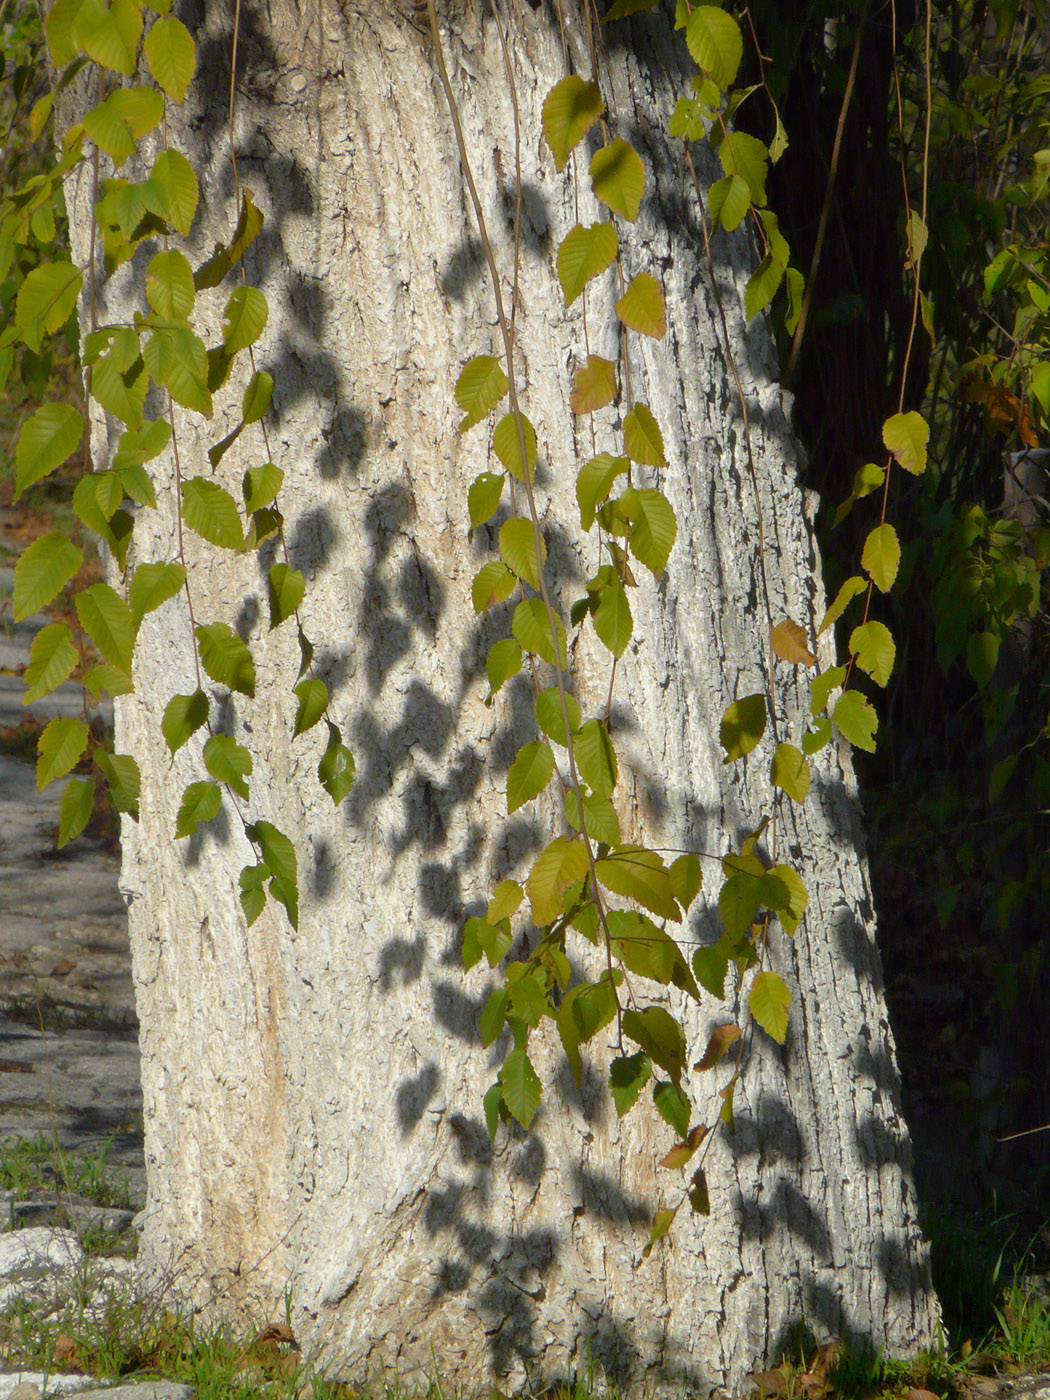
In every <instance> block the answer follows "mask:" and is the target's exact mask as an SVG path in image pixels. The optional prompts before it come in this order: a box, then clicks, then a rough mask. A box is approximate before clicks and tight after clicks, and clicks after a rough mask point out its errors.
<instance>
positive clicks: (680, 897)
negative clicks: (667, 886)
mask: <svg viewBox="0 0 1050 1400" xmlns="http://www.w3.org/2000/svg"><path fill="white" fill-rule="evenodd" d="M667 878H668V879H669V880H670V882H671V893H672V894H673V895H674V897H675V899H677V901H678V903H679V904H680V905H681V906H682V908H683V909H688V908H689V906H690V905H691V904H692V902H693V900H694V899H695V898H696V897H697V895H698V894H699V893H700V890H701V888H702V886H703V883H704V876H703V872H702V870H701V869H700V859H699V857H698V856H695V855H693V854H692V852H689V853H688V854H686V855H682V856H678V857H677V859H675V860H673V861H672V862H671V864H670V866H669V868H668V871H667Z"/></svg>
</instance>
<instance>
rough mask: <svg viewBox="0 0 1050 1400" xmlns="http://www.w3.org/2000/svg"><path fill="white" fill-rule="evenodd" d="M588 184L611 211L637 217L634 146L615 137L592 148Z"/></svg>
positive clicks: (641, 181) (641, 189) (639, 168)
mask: <svg viewBox="0 0 1050 1400" xmlns="http://www.w3.org/2000/svg"><path fill="white" fill-rule="evenodd" d="M591 188H592V189H593V190H594V197H595V199H598V200H600V201H601V203H602V204H605V205H607V206H608V207H609V208H610V209H611V210H612V211H613V213H614V214H622V215H623V217H624V218H625V219H629V220H631V222H633V221H634V220H635V219H637V217H638V208H639V206H640V204H641V202H642V195H643V194H644V193H645V166H644V165H643V164H642V158H641V156H640V155H639V154H638V152H637V151H636V150H635V149H634V147H633V146H632V145H630V144H629V143H628V142H627V141H624V140H621V139H620V138H619V137H617V139H616V140H615V141H610V142H609V144H608V145H607V146H603V147H602V148H601V150H599V151H595V153H594V156H593V157H592V159H591ZM566 300H567V301H568V300H569V298H566Z"/></svg>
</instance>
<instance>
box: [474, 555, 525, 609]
mask: <svg viewBox="0 0 1050 1400" xmlns="http://www.w3.org/2000/svg"><path fill="white" fill-rule="evenodd" d="M517 584H518V580H517V579H516V578H515V577H514V575H513V574H512V573H511V571H510V570H509V569H508V568H507V566H506V564H504V562H503V560H502V559H490V560H489V562H488V563H487V564H482V566H481V568H480V569H479V570H478V571H477V573H476V574H475V575H474V582H473V583H472V584H471V586H470V596H471V600H472V602H473V604H474V611H475V612H488V610H489V608H494V607H496V605H497V604H498V603H503V602H506V600H507V599H508V598H509V597H510V595H511V594H512V593H513V592H514V590H515V588H516V587H517Z"/></svg>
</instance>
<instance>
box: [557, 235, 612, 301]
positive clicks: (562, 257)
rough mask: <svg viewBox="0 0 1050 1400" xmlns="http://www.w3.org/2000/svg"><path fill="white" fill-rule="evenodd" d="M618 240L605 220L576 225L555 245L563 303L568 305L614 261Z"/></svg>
mask: <svg viewBox="0 0 1050 1400" xmlns="http://www.w3.org/2000/svg"><path fill="white" fill-rule="evenodd" d="M618 247H619V240H618V239H617V236H616V228H615V225H613V224H612V223H609V222H607V221H606V222H602V223H597V224H587V225H586V226H584V225H583V224H577V225H576V226H575V228H572V229H570V230H569V232H568V233H567V234H566V235H565V237H564V238H563V239H562V241H561V244H560V246H559V248H558V256H557V266H558V280H559V282H560V283H561V289H562V294H563V296H564V297H565V305H566V306H571V305H572V303H573V302H574V301H575V300H576V298H577V297H578V296H579V295H580V293H581V292H582V291H583V289H584V287H586V285H587V283H588V282H590V281H591V280H592V278H595V277H600V276H601V274H602V273H603V272H604V271H605V269H606V268H607V267H609V266H610V264H612V263H613V262H615V260H616V251H617V248H618Z"/></svg>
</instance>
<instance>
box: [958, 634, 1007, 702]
mask: <svg viewBox="0 0 1050 1400" xmlns="http://www.w3.org/2000/svg"><path fill="white" fill-rule="evenodd" d="M998 662H999V638H998V637H997V636H996V634H995V633H994V632H972V633H971V634H970V636H969V637H968V638H967V639H966V669H967V670H968V671H969V673H970V675H971V676H972V677H973V678H974V680H975V681H976V682H977V684H978V686H979V687H980V688H981V689H982V690H983V689H984V687H985V686H986V685H987V684H988V682H989V681H990V680H991V679H992V676H993V675H994V674H995V668H996V666H997V665H998Z"/></svg>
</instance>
